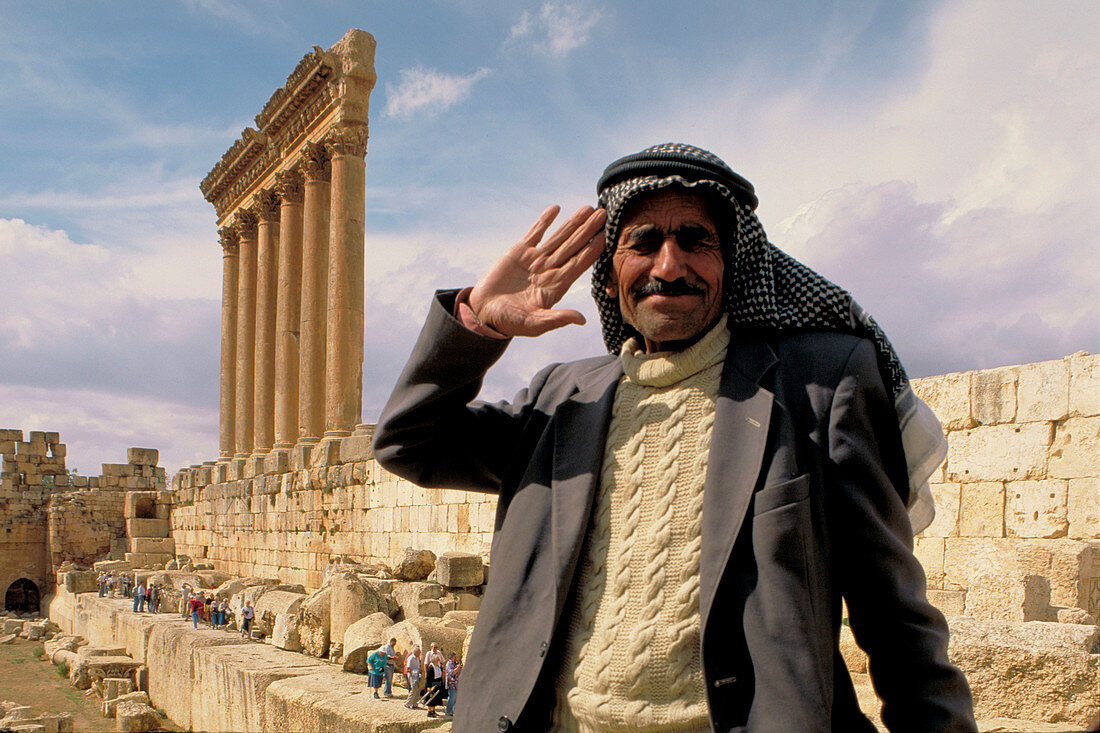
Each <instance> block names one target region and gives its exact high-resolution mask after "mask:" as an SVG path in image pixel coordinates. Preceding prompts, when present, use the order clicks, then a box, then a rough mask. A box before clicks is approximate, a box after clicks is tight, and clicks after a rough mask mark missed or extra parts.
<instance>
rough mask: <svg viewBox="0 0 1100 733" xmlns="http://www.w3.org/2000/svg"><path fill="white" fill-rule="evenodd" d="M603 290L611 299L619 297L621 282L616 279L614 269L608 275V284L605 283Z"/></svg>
mask: <svg viewBox="0 0 1100 733" xmlns="http://www.w3.org/2000/svg"><path fill="white" fill-rule="evenodd" d="M603 289H604V292H605V293H607V296H608V297H609V298H613V299H614V298H618V297H619V281H618V278H616V277H615V268H614V267H613V268H611V270H610V271H609V272H608V273H607V282H606V283H604V286H603Z"/></svg>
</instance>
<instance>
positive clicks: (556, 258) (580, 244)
mask: <svg viewBox="0 0 1100 733" xmlns="http://www.w3.org/2000/svg"><path fill="white" fill-rule="evenodd" d="M606 221H607V212H606V211H604V210H603V209H596V210H595V211H593V212H592V213H591V214H589V216H588V218H586V219H585V220H584V222H582V223H581V225H580V226H579V227H578V228H577V229H576V230H575V231H574V232H573V234H572V235H571V236H570V237H569V238H568V239H567V240H565V242H563V243H562V245H561V246H560V247H558V248H557V249H556V250H554V252H553V253H551V254H550V255H549V256H548V257H547V258H546V266H547V267H551V268H555V267H561V266H563V265H565V264H566V263H567V262H568V261H569V260H570V259H571V258H572V257H573V256H574V255H576V254H577V253H578V252H579V251H581V250H582V249H583V248H585V247H587V246H588V245H589V244H590V243H591V241H592V239H593V238H594V237H596V236H597V235H598V234H599V233H600V232H601V231H603V227H604V223H605V222H606ZM600 250H601V251H602V250H603V245H602V244H601V246H600Z"/></svg>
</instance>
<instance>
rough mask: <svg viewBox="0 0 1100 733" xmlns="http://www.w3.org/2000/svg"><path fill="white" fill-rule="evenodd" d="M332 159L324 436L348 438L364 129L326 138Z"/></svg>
mask: <svg viewBox="0 0 1100 733" xmlns="http://www.w3.org/2000/svg"><path fill="white" fill-rule="evenodd" d="M328 147H329V152H330V154H331V155H332V208H331V216H332V221H331V223H330V226H329V252H328V262H329V266H328V319H327V329H326V331H327V333H326V340H327V343H326V360H327V362H328V363H327V368H328V378H327V380H326V381H325V437H326V438H328V437H343V436H346V435H350V434H351V431H352V429H353V428H354V427H355V426H356V425H357V424H358V423H359V422H360V418H361V417H362V413H363V288H364V283H363V277H364V276H363V257H364V252H363V236H364V235H363V219H364V216H365V213H366V164H365V161H364V160H363V156H364V155H366V152H367V128H366V127H365V126H363V125H347V126H342V127H339V128H335V129H333V130H332V132H330V133H329V136H328Z"/></svg>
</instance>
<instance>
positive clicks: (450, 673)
mask: <svg viewBox="0 0 1100 733" xmlns="http://www.w3.org/2000/svg"><path fill="white" fill-rule="evenodd" d="M461 674H462V665H461V664H460V663H459V661H458V653H457V652H451V656H450V657H448V658H447V667H446V668H445V669H444V672H443V675H444V676H443V681H444V683H445V685H446V687H447V708H446V714H447V717H451V716H453V715H454V714H455V702H457V701H458V677H459V675H461Z"/></svg>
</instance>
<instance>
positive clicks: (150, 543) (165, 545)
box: [130, 537, 176, 555]
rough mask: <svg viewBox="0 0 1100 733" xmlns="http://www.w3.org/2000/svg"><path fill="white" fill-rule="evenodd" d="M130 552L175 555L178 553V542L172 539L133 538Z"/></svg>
mask: <svg viewBox="0 0 1100 733" xmlns="http://www.w3.org/2000/svg"><path fill="white" fill-rule="evenodd" d="M130 552H135V553H143V554H144V553H148V554H159V555H174V554H175V553H176V541H175V540H174V539H172V538H171V537H161V538H156V537H131V538H130Z"/></svg>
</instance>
